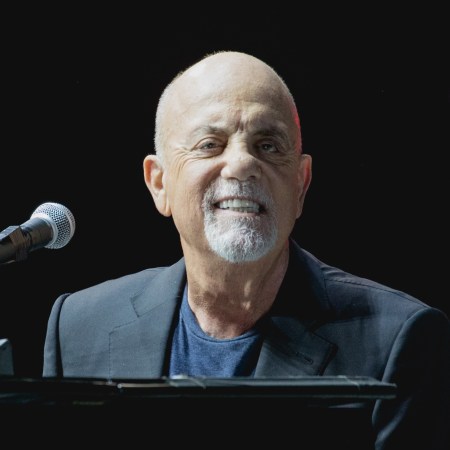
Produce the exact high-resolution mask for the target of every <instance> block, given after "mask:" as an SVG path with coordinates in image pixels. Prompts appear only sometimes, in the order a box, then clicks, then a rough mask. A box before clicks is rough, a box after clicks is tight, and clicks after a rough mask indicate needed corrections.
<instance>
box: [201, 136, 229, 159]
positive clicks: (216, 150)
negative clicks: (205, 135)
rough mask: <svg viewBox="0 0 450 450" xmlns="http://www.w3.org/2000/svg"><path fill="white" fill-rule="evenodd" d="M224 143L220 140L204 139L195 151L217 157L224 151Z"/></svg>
mask: <svg viewBox="0 0 450 450" xmlns="http://www.w3.org/2000/svg"><path fill="white" fill-rule="evenodd" d="M223 147H224V143H223V142H222V141H220V140H218V139H211V138H209V139H204V140H202V141H200V142H199V143H198V144H197V145H196V146H195V148H194V150H195V151H196V152H198V153H200V154H203V155H204V156H215V155H218V154H220V153H221V152H222V151H223Z"/></svg>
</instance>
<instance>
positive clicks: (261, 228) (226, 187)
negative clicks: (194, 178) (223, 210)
mask: <svg viewBox="0 0 450 450" xmlns="http://www.w3.org/2000/svg"><path fill="white" fill-rule="evenodd" d="M242 195H243V196H246V197H250V198H252V199H254V200H257V201H258V202H259V203H260V204H262V205H264V208H265V213H264V214H261V215H257V216H247V217H220V218H218V216H217V215H216V214H215V208H214V207H213V205H214V203H216V201H217V199H218V198H222V197H224V196H242ZM202 207H203V212H204V231H205V236H206V239H207V240H208V243H209V246H210V247H211V249H212V250H213V251H214V252H215V253H216V254H217V255H218V256H220V257H221V258H223V259H225V260H226V261H229V262H231V263H244V262H251V261H257V260H258V259H260V258H262V257H263V256H265V255H266V254H267V253H269V251H270V250H272V249H273V247H274V246H275V243H276V240H277V236H278V221H277V214H276V211H275V208H274V204H273V199H272V197H271V196H269V195H268V194H266V193H265V192H263V191H262V190H261V188H260V187H259V186H257V185H255V184H253V183H248V182H244V183H242V182H239V181H233V180H231V181H227V182H224V181H221V180H220V179H219V181H217V182H215V183H213V184H212V185H211V186H210V187H209V188H208V190H207V191H206V193H205V196H204V198H203V203H202Z"/></svg>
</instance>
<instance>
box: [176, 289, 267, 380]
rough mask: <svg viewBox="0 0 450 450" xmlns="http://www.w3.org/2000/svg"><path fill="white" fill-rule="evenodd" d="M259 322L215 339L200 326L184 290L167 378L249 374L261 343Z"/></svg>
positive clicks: (253, 366) (251, 371) (256, 358)
mask: <svg viewBox="0 0 450 450" xmlns="http://www.w3.org/2000/svg"><path fill="white" fill-rule="evenodd" d="M262 329H263V327H262V323H259V324H258V325H256V326H255V327H253V328H252V329H250V330H249V331H247V332H246V333H244V334H242V335H240V336H238V337H235V338H232V339H215V338H213V337H211V336H208V335H207V334H205V333H204V332H203V330H202V329H201V328H200V326H199V324H198V322H197V319H196V317H195V315H194V313H193V312H192V310H191V308H190V306H189V303H188V301H187V287H186V288H185V290H184V295H183V300H182V304H181V308H180V314H179V319H178V324H177V325H176V328H175V333H174V336H173V341H172V349H171V354H170V366H169V377H174V376H192V377H201V376H203V377H232V376H251V375H252V374H253V372H254V370H255V367H256V362H257V360H258V356H259V352H260V349H261V343H262Z"/></svg>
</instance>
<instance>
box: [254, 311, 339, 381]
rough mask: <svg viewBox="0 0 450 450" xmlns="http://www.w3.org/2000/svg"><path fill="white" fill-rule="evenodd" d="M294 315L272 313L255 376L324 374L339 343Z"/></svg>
mask: <svg viewBox="0 0 450 450" xmlns="http://www.w3.org/2000/svg"><path fill="white" fill-rule="evenodd" d="M309 325H310V324H308V323H306V322H305V323H302V322H301V321H300V320H298V319H296V318H293V317H272V318H271V320H270V324H269V329H268V334H267V337H266V338H265V340H264V342H263V345H262V348H261V353H260V356H259V360H258V363H257V366H256V370H255V377H286V376H302V375H307V376H311V375H321V374H322V373H323V370H324V369H325V367H326V365H327V363H328V361H329V360H330V358H331V357H332V355H333V354H334V352H335V350H336V346H335V345H334V344H333V343H331V342H328V341H326V340H325V339H323V338H321V337H320V336H317V335H316V334H314V333H313V332H311V331H308V328H309Z"/></svg>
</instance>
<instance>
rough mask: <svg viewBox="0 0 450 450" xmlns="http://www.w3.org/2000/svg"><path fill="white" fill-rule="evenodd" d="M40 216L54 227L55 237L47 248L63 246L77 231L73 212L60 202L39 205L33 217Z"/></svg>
mask: <svg viewBox="0 0 450 450" xmlns="http://www.w3.org/2000/svg"><path fill="white" fill-rule="evenodd" d="M33 217H40V218H41V219H44V220H46V221H47V222H49V224H50V225H51V227H52V228H53V239H52V240H51V241H50V242H49V243H48V244H47V245H46V246H45V248H61V247H64V246H65V245H67V244H68V243H69V241H70V240H71V239H72V236H73V234H74V233H75V218H74V216H73V214H72V212H71V211H70V210H69V209H68V208H66V207H65V206H64V205H61V204H59V203H53V202H48V203H43V204H42V205H40V206H38V207H37V208H36V209H35V211H34V212H33V214H32V215H31V218H33Z"/></svg>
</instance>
